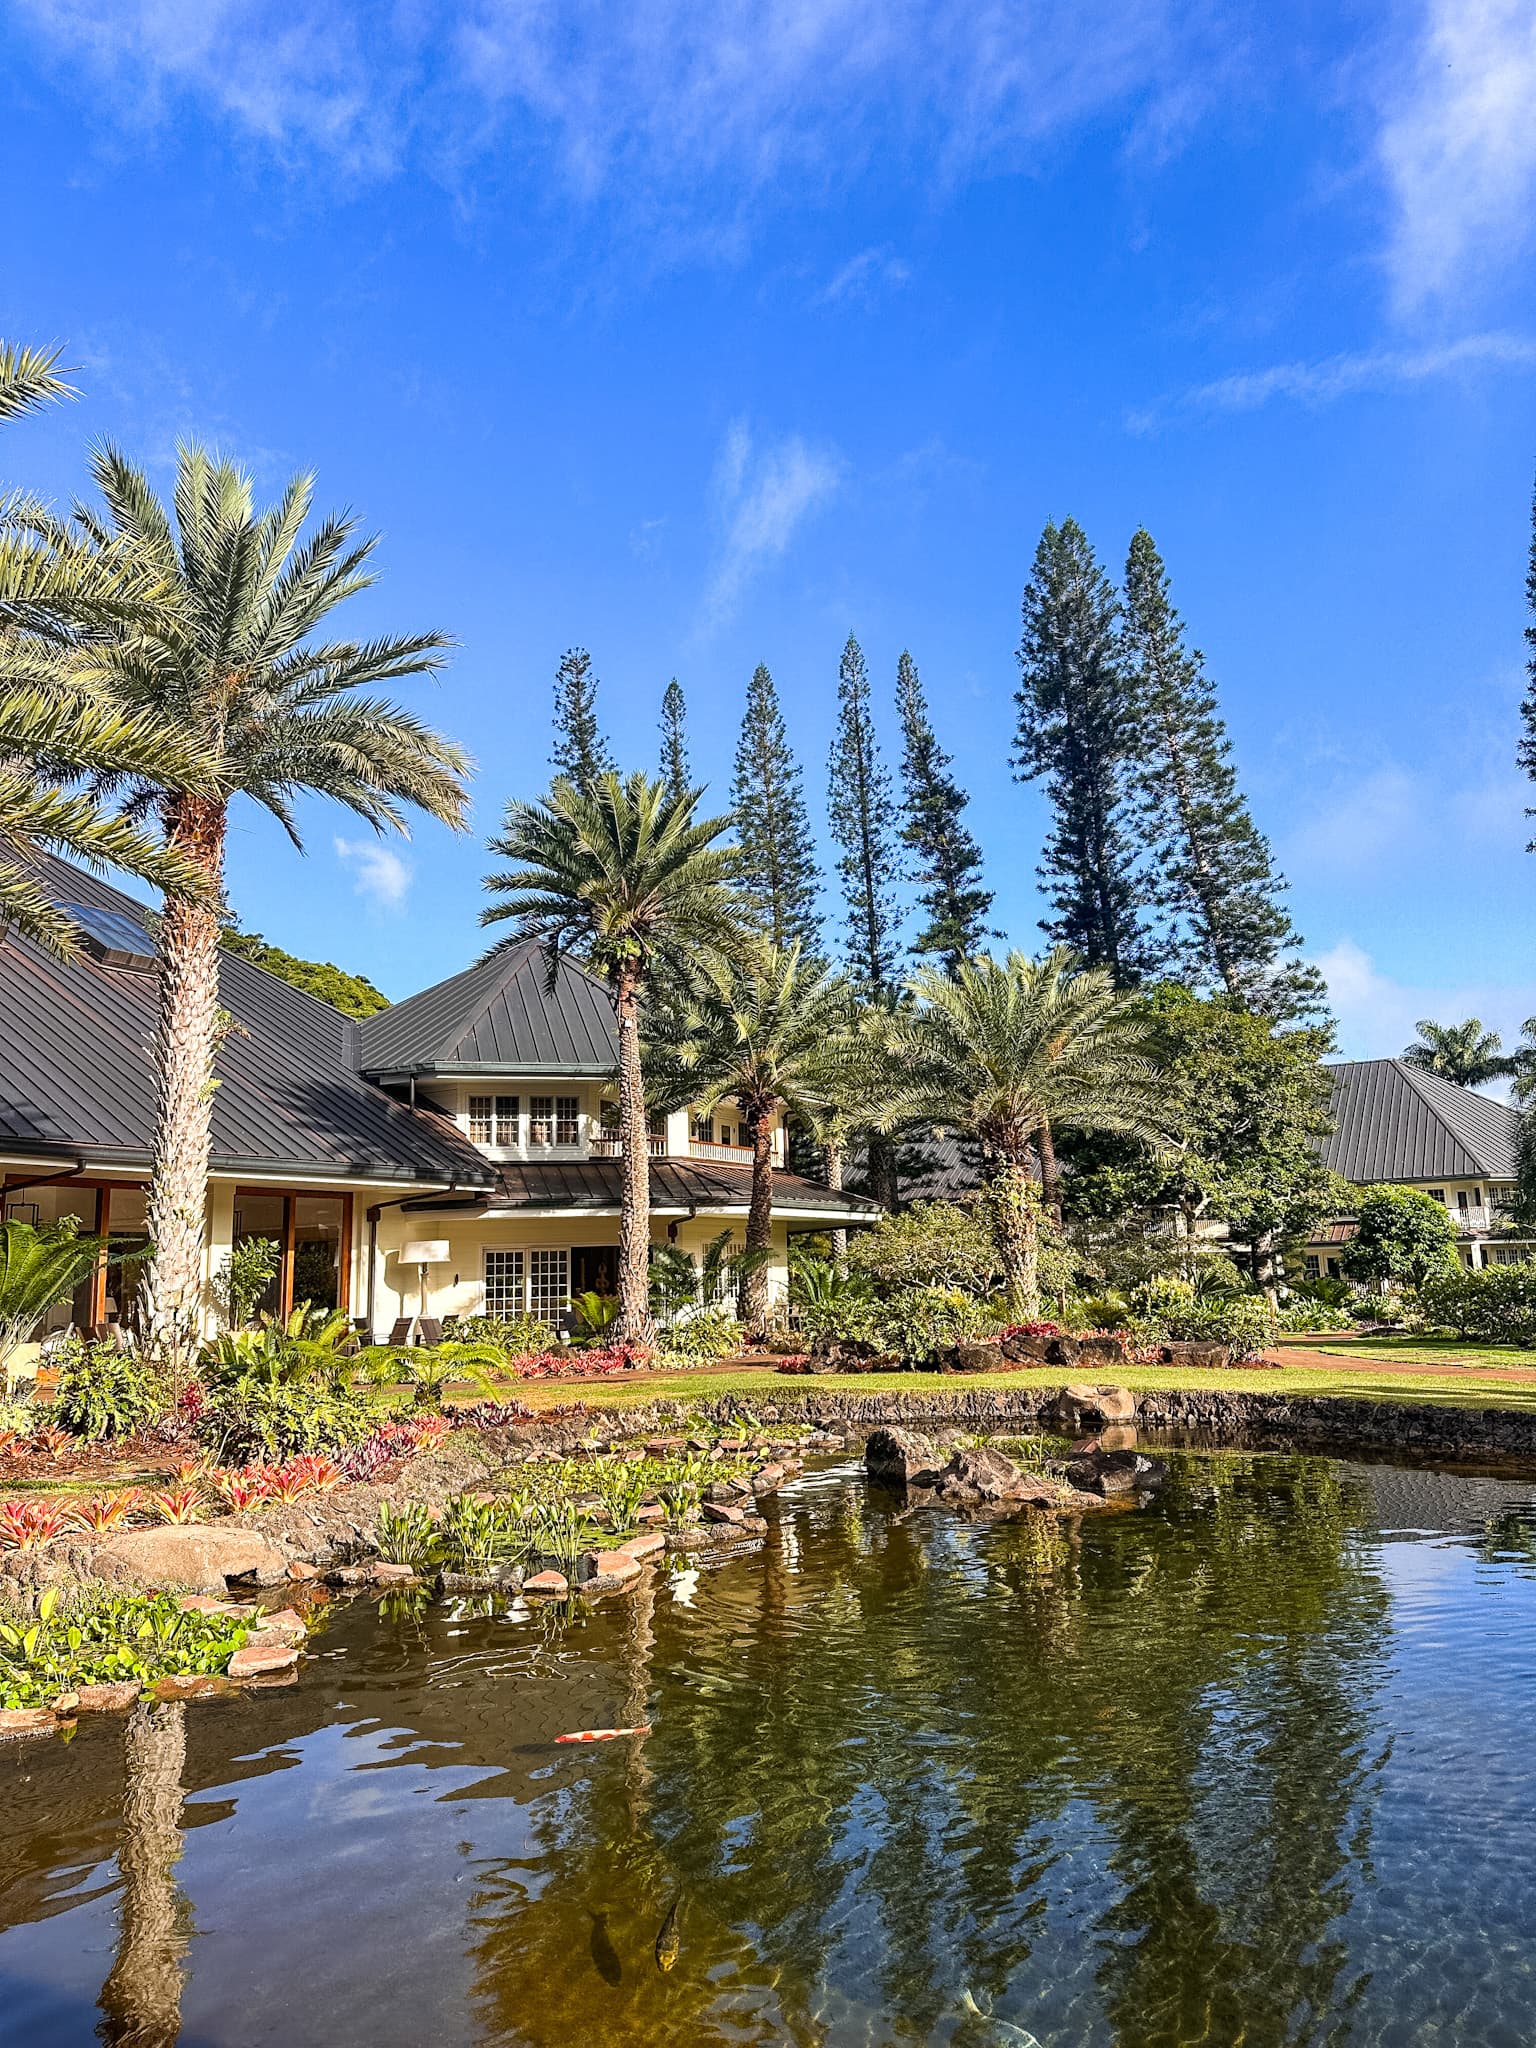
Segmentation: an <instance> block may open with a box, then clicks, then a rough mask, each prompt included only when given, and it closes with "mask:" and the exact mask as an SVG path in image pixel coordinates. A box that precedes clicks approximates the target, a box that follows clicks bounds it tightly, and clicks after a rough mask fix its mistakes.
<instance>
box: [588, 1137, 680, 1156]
mask: <svg viewBox="0 0 1536 2048" xmlns="http://www.w3.org/2000/svg"><path fill="white" fill-rule="evenodd" d="M645 1149H646V1151H647V1152H648V1153H649V1155H650V1157H651V1158H652V1159H665V1158H666V1156H667V1141H666V1139H665V1137H658V1136H656V1134H655V1133H654V1132H653V1133H652V1134H651V1135H650V1136H649V1137H648V1138H647V1139H646V1141H645ZM623 1152H624V1140H623V1139H622V1138H620V1137H618V1136H616V1135H613V1134H611V1133H607V1134H605V1135H604V1136H602V1137H600V1138H594V1139H593V1140H592V1157H593V1158H594V1159H618V1158H621V1157H622V1156H623Z"/></svg>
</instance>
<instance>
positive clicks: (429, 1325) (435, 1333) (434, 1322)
mask: <svg viewBox="0 0 1536 2048" xmlns="http://www.w3.org/2000/svg"><path fill="white" fill-rule="evenodd" d="M420 1328H421V1336H420V1338H419V1340H418V1341H419V1342H420V1343H422V1344H428V1345H431V1344H441V1343H442V1341H443V1326H442V1324H441V1323H440V1322H439V1321H438V1319H437V1317H436V1316H423V1317H422V1318H421V1324H420Z"/></svg>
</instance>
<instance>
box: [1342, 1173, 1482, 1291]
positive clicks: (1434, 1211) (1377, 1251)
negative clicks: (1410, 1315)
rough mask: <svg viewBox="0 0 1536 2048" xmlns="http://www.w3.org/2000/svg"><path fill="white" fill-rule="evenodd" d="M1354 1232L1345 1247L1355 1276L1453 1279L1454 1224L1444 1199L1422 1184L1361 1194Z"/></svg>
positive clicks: (1384, 1281)
mask: <svg viewBox="0 0 1536 2048" xmlns="http://www.w3.org/2000/svg"><path fill="white" fill-rule="evenodd" d="M1356 1214H1357V1221H1356V1227H1355V1234H1354V1236H1353V1237H1352V1238H1351V1239H1350V1241H1349V1243H1348V1244H1347V1245H1346V1246H1345V1247H1344V1255H1343V1263H1344V1271H1345V1272H1346V1273H1347V1274H1348V1275H1349V1277H1350V1279H1351V1280H1360V1281H1364V1282H1366V1283H1370V1282H1372V1281H1374V1282H1375V1283H1376V1285H1377V1286H1378V1287H1389V1286H1393V1285H1398V1286H1405V1287H1423V1286H1424V1285H1425V1284H1426V1282H1428V1281H1432V1280H1444V1279H1448V1278H1450V1277H1451V1275H1452V1274H1453V1272H1454V1271H1455V1268H1456V1265H1457V1258H1456V1225H1455V1223H1454V1222H1453V1221H1452V1220H1451V1215H1450V1211H1449V1210H1448V1209H1447V1208H1446V1206H1445V1204H1444V1202H1437V1201H1436V1200H1435V1198H1434V1196H1433V1195H1429V1194H1426V1193H1425V1192H1424V1190H1423V1189H1422V1188H1399V1187H1375V1188H1371V1189H1370V1190H1369V1191H1368V1192H1367V1193H1366V1194H1364V1195H1362V1196H1361V1197H1360V1201H1359V1203H1358V1205H1357V1212H1356Z"/></svg>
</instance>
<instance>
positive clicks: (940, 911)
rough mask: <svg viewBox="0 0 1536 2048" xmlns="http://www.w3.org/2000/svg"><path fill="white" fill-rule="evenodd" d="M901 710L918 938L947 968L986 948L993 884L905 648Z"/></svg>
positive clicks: (906, 827)
mask: <svg viewBox="0 0 1536 2048" xmlns="http://www.w3.org/2000/svg"><path fill="white" fill-rule="evenodd" d="M896 703H897V708H898V710H899V711H900V714H901V733H902V756H901V781H902V817H903V820H904V822H903V824H902V828H901V838H902V842H903V844H904V845H905V846H906V847H907V848H908V850H909V852H910V855H911V861H912V870H913V872H912V880H913V881H915V882H916V884H917V900H918V903H919V905H920V906H921V908H922V909H923V911H924V912H925V913H926V915H927V923H926V924H925V925H924V926H923V929H922V930H921V931H920V932H919V933H918V935H917V937H916V938H915V939H914V940H913V941H912V951H913V953H914V954H916V955H917V956H918V958H919V959H921V958H922V956H923V955H924V954H930V953H931V954H934V955H936V956H937V958H938V959H939V960H940V962H941V963H942V964H943V965H944V966H945V967H946V968H947V969H949V970H951V971H952V970H953V969H954V968H956V967H957V966H958V965H959V964H960V962H961V961H962V960H964V959H967V958H968V957H969V956H970V955H971V954H972V953H975V952H977V951H979V950H980V948H981V946H982V944H983V943H984V941H985V940H986V938H987V936H988V931H987V913H988V912H989V911H990V910H991V908H992V892H991V890H990V889H986V888H983V887H982V881H981V848H980V846H979V845H978V844H977V843H976V840H975V839H974V838H973V837H972V835H971V833H970V831H969V829H968V827H967V826H966V823H965V808H966V805H967V804H968V802H969V801H970V799H969V798H968V797H967V796H966V794H965V791H964V790H963V789H961V787H960V785H959V783H958V782H956V780H955V778H954V776H953V774H952V773H951V772H950V771H951V767H952V765H953V764H952V762H951V760H950V757H949V755H948V754H946V753H945V751H944V749H943V748H942V747H941V746H940V745H939V742H938V737H937V735H936V734H935V732H934V730H933V724H932V721H931V719H930V718H929V715H928V701H927V698H926V697H925V695H924V694H923V685H922V679H921V677H920V676H919V675H918V672H917V664H916V662H914V661H913V659H912V656H911V655H910V654H909V653H908V652H907V651H906V649H905V648H904V649H903V650H902V654H901V659H900V661H899V662H898V663H897V665H896Z"/></svg>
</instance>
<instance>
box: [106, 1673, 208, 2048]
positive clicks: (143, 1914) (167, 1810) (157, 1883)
mask: <svg viewBox="0 0 1536 2048" xmlns="http://www.w3.org/2000/svg"><path fill="white" fill-rule="evenodd" d="M186 1711H187V1710H186V1708H185V1707H184V1706H182V1705H181V1704H180V1702H179V1701H173V1702H171V1703H170V1704H169V1705H166V1706H161V1707H146V1706H139V1707H135V1709H134V1711H133V1714H132V1716H131V1717H130V1719H129V1721H128V1723H127V1726H126V1727H125V1729H124V1731H123V1752H124V1761H125V1763H126V1766H127V1781H126V1785H125V1787H124V1792H123V1832H122V1842H121V1846H120V1847H119V1849H118V1852H117V1867H118V1870H119V1873H120V1874H121V1876H122V1880H123V1895H122V1907H121V1910H120V1913H119V1919H118V1938H117V1956H116V1959H115V1961H114V1962H113V1965H112V1973H111V1975H110V1976H109V1977H108V1978H107V1981H106V1983H105V1984H104V1985H103V1987H102V1992H101V2009H102V2011H103V2013H104V2014H105V2015H106V2020H105V2023H104V2025H103V2028H102V2033H103V2038H104V2039H106V2040H108V2041H110V2042H113V2043H117V2044H120V2048H172V2044H173V2043H174V2042H175V2041H176V2040H177V2039H178V2038H179V2036H180V2033H181V1992H182V1985H183V1983H184V1981H185V1976H186V1972H185V1968H184V1962H183V1959H184V1957H185V1955H186V1949H187V1927H186V1906H185V1902H184V1900H183V1899H182V1896H181V1893H180V1891H179V1890H178V1888H177V1884H176V1865H177V1863H178V1862H179V1861H180V1860H181V1850H182V1840H181V1808H182V1796H183V1795H182V1784H181V1779H182V1771H183V1769H184V1767H185V1764H186V1758H187V1730H186Z"/></svg>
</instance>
